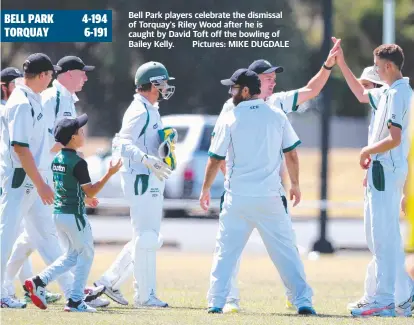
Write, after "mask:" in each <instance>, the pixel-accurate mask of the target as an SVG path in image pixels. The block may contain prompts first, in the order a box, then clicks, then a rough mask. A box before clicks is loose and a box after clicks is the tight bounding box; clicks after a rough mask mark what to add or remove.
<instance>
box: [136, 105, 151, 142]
mask: <svg viewBox="0 0 414 325" xmlns="http://www.w3.org/2000/svg"><path fill="white" fill-rule="evenodd" d="M143 104H144V107H145V110H146V111H147V120H146V121H145V125H144V127H143V128H142V131H141V133H140V134H139V137H138V138H140V137H141V135H143V134H144V133H145V131H146V129H147V126H148V124H149V120H150V116H149V112H148V108H147V105H146V104H145V103H143Z"/></svg>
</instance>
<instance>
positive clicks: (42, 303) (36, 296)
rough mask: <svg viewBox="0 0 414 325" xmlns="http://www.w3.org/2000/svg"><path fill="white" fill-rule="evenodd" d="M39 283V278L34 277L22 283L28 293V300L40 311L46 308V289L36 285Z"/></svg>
mask: <svg viewBox="0 0 414 325" xmlns="http://www.w3.org/2000/svg"><path fill="white" fill-rule="evenodd" d="M38 281H41V280H40V278H39V277H34V278H31V279H27V280H26V281H24V285H25V286H26V289H27V291H29V295H30V299H32V302H33V304H34V305H35V306H36V307H39V308H40V309H46V308H47V302H46V289H45V287H44V286H42V285H38V284H36V282H37V283H39V282H38Z"/></svg>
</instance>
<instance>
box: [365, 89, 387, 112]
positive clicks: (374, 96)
mask: <svg viewBox="0 0 414 325" xmlns="http://www.w3.org/2000/svg"><path fill="white" fill-rule="evenodd" d="M383 92H384V88H383V87H381V88H373V89H370V90H368V98H369V106H371V108H372V109H373V110H377V107H378V102H379V100H380V97H381V95H382V93H383Z"/></svg>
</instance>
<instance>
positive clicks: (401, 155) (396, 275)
mask: <svg viewBox="0 0 414 325" xmlns="http://www.w3.org/2000/svg"><path fill="white" fill-rule="evenodd" d="M332 40H333V41H334V42H335V41H336V39H335V38H332ZM373 54H374V67H375V70H376V73H378V76H379V78H380V80H382V81H384V82H385V83H386V85H385V86H383V87H381V88H374V89H371V90H368V91H367V90H365V89H364V87H363V86H362V85H361V84H360V83H359V81H358V80H357V79H356V78H355V76H354V75H353V73H352V71H351V70H350V69H349V67H348V66H347V64H346V62H345V59H344V55H343V51H342V49H341V48H339V50H338V55H337V57H336V60H337V64H338V66H339V68H340V69H341V71H342V74H343V75H344V77H345V79H346V81H347V83H348V86H349V87H350V88H351V90H352V92H353V93H354V95H355V96H356V97H357V99H358V100H359V101H360V102H362V103H370V105H371V106H372V107H373V109H375V117H374V119H373V121H372V128H371V129H370V131H369V132H370V134H369V141H368V145H367V146H366V147H364V148H363V149H362V150H361V153H360V166H361V167H362V168H363V169H365V170H367V173H368V175H367V186H366V191H365V199H364V200H365V209H364V220H365V233H366V237H367V243H368V247H369V249H370V251H371V252H372V254H373V260H372V261H371V262H370V264H369V265H368V268H367V274H366V279H365V293H364V296H363V297H362V298H361V299H360V300H359V301H357V302H355V303H354V304H353V306H352V305H351V306H348V307H349V308H351V314H352V315H353V316H357V317H358V316H395V315H397V314H398V315H400V316H410V315H411V302H412V300H413V295H414V285H413V281H412V280H411V279H410V278H409V276H408V274H407V273H406V271H405V267H404V259H405V257H404V250H403V244H402V239H401V234H400V224H399V219H400V218H399V217H400V213H399V212H400V201H401V197H402V193H403V187H404V183H405V181H406V176H407V170H408V162H407V156H408V148H409V141H408V117H409V107H410V100H411V97H412V89H411V87H410V86H409V81H408V78H405V77H403V75H402V73H401V69H402V67H403V64H404V53H403V50H402V49H401V48H400V47H399V46H398V45H396V44H384V45H381V46H379V47H378V48H376V49H375V50H374V52H373ZM352 307H353V308H352Z"/></svg>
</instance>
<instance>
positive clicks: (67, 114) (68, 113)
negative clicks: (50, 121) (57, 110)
mask: <svg viewBox="0 0 414 325" xmlns="http://www.w3.org/2000/svg"><path fill="white" fill-rule="evenodd" d="M63 116H72V113H71V112H64V113H63Z"/></svg>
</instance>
